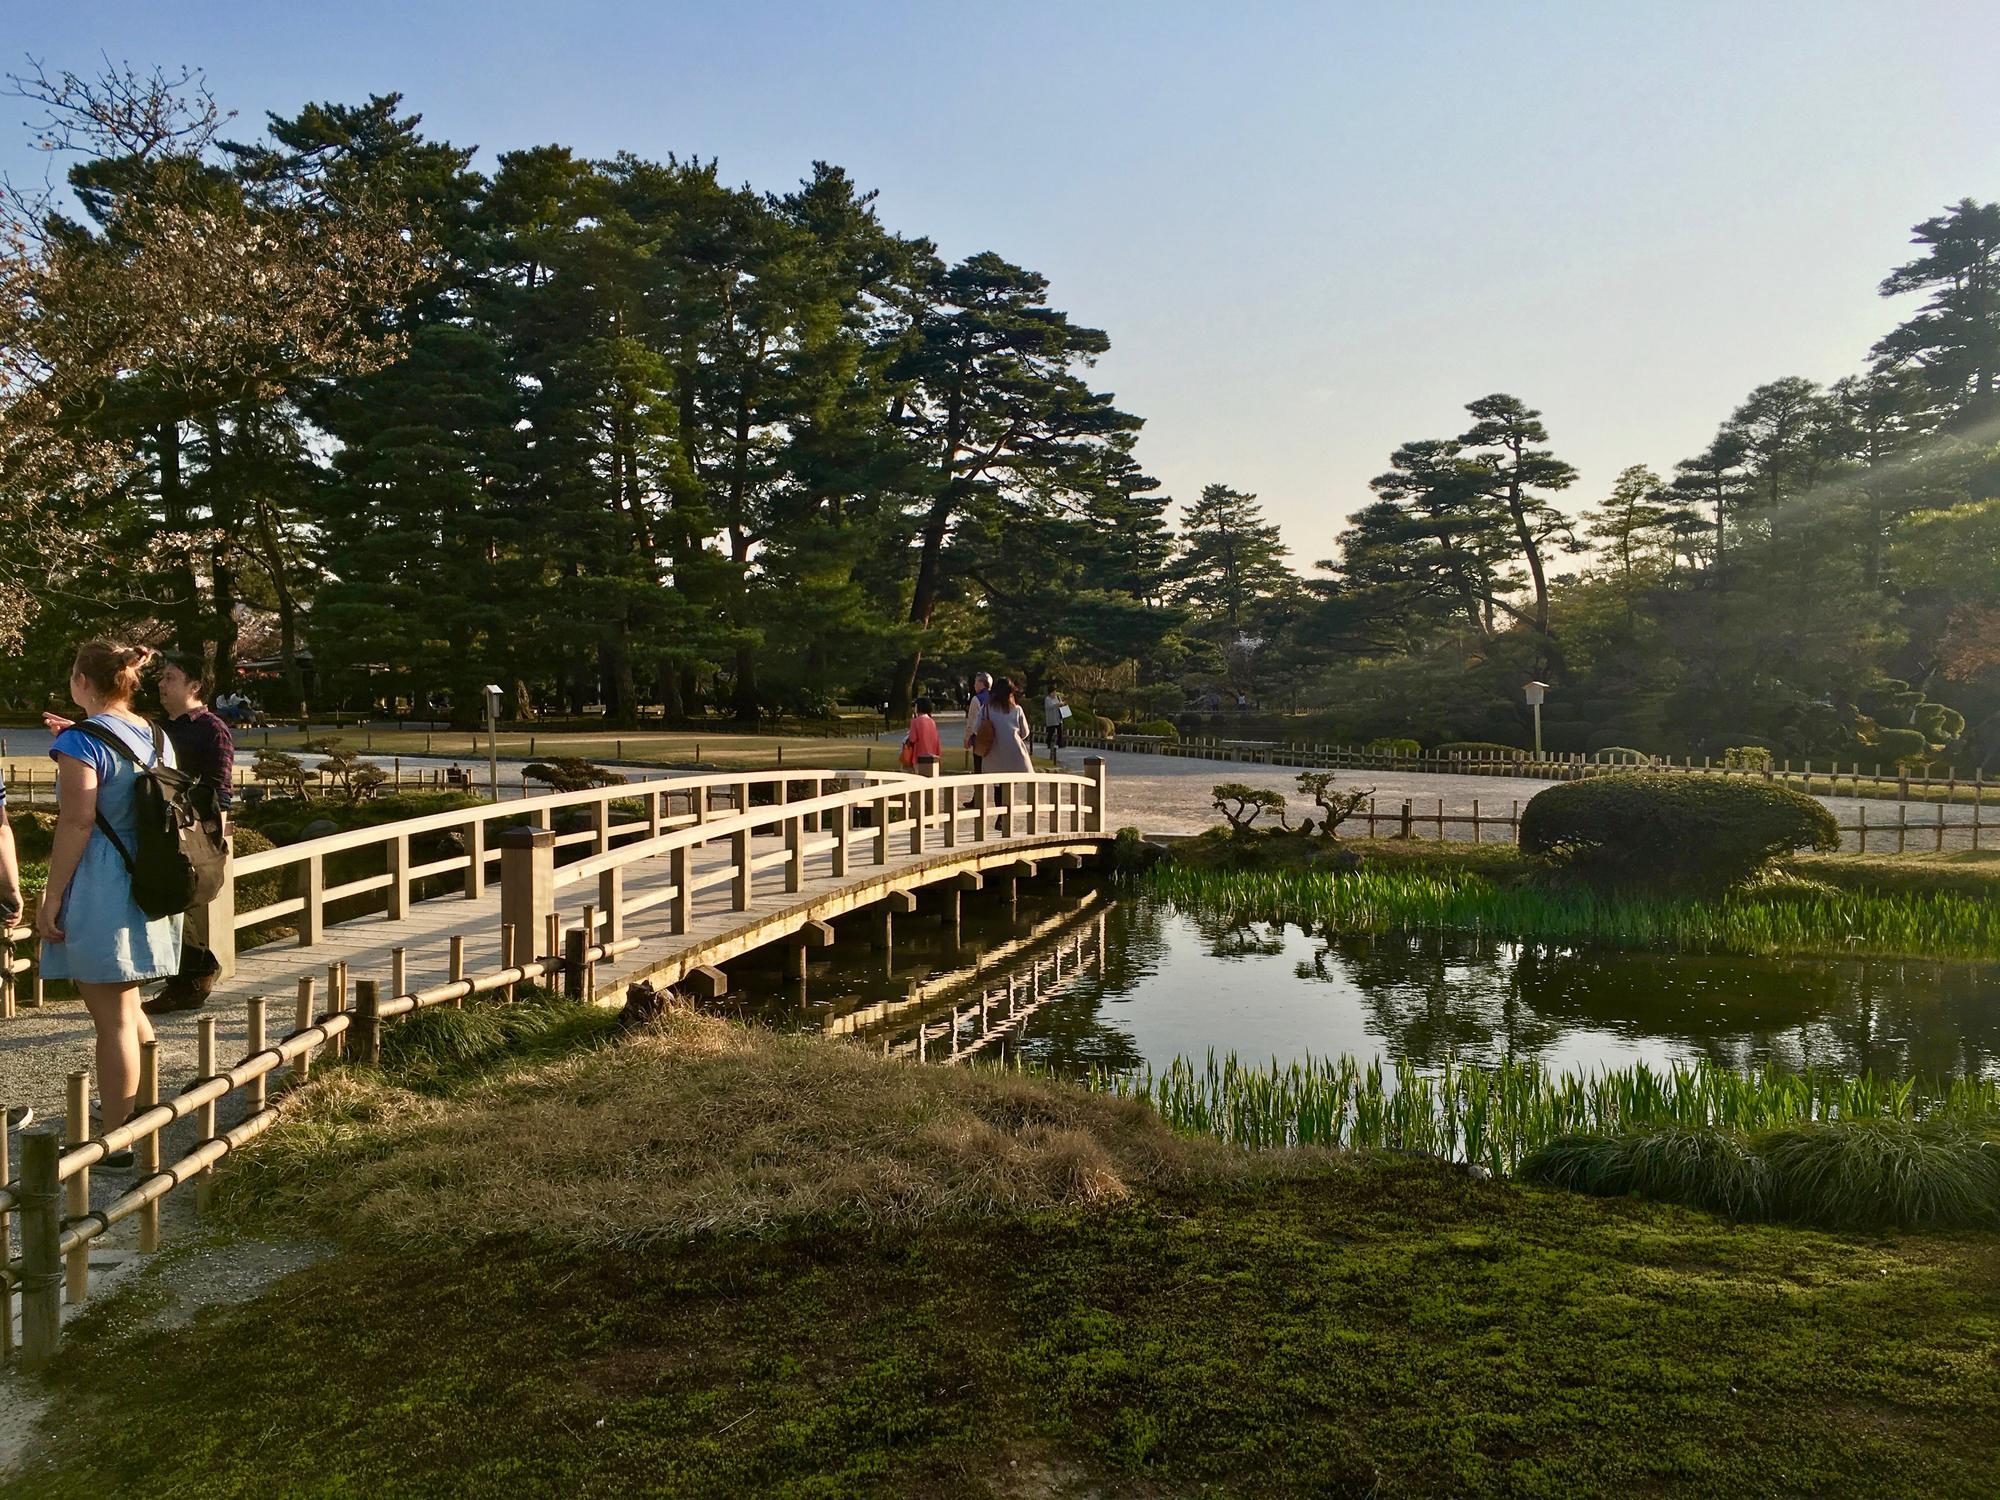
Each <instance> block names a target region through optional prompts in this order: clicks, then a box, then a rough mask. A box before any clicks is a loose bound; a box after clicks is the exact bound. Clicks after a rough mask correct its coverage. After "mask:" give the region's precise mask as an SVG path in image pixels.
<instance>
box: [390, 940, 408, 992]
mask: <svg viewBox="0 0 2000 1500" xmlns="http://www.w3.org/2000/svg"><path fill="white" fill-rule="evenodd" d="M409 981H410V956H409V951H408V950H407V949H405V948H403V947H401V946H400V945H399V946H397V947H394V948H391V949H390V950H389V994H390V996H391V998H394V999H400V998H401V997H403V996H404V995H407V994H408V993H409V992H410V982H409Z"/></svg>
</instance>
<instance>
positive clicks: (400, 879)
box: [389, 833, 410, 922]
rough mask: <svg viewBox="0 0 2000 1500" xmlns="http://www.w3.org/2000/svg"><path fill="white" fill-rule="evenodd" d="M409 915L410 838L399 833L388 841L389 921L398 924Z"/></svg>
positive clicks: (405, 834)
mask: <svg viewBox="0 0 2000 1500" xmlns="http://www.w3.org/2000/svg"><path fill="white" fill-rule="evenodd" d="M409 914H410V836H409V835H408V834H407V833H399V834H397V835H396V836H395V837H394V838H392V839H390V840H389V920H390V921H391V922H400V921H402V920H403V918H405V917H407V916H408V915H409Z"/></svg>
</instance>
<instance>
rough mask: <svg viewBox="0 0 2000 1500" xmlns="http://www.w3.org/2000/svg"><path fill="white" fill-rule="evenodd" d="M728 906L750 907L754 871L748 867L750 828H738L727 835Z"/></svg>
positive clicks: (744, 908) (736, 907) (741, 909)
mask: <svg viewBox="0 0 2000 1500" xmlns="http://www.w3.org/2000/svg"><path fill="white" fill-rule="evenodd" d="M729 859H730V871H731V874H730V881H729V901H730V907H731V909H732V910H735V911H748V910H749V909H750V889H751V884H752V881H753V877H754V872H753V871H752V870H751V868H750V830H749V829H747V828H738V829H737V830H736V831H735V832H733V833H731V834H730V835H729Z"/></svg>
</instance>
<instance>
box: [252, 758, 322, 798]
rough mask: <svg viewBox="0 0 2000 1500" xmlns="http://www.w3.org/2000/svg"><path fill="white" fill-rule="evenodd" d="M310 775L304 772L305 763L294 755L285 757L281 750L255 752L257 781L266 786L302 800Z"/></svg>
mask: <svg viewBox="0 0 2000 1500" xmlns="http://www.w3.org/2000/svg"><path fill="white" fill-rule="evenodd" d="M311 774H312V773H311V772H310V771H308V770H306V767H305V762H303V761H301V760H300V759H299V758H298V757H297V756H296V755H287V754H285V752H284V751H282V750H259V751H258V752H257V767H256V775H257V779H258V780H259V781H261V782H263V783H265V784H266V785H267V786H274V787H277V788H278V789H279V790H281V791H285V792H289V793H291V795H292V796H294V797H298V798H301V799H303V798H304V796H305V794H306V777H308V776H309V775H311Z"/></svg>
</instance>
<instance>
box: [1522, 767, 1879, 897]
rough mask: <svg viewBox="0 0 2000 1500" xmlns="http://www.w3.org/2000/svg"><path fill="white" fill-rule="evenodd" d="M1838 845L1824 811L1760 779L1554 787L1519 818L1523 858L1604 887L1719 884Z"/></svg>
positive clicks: (1636, 779) (1666, 779)
mask: <svg viewBox="0 0 2000 1500" xmlns="http://www.w3.org/2000/svg"><path fill="white" fill-rule="evenodd" d="M1839 847H1840V830H1839V827H1838V825H1836V824H1835V822H1834V820H1833V814H1832V813H1830V812H1828V811H1827V810H1826V808H1824V807H1823V806H1821V805H1820V804H1819V803H1818V802H1816V801H1814V800H1813V799H1812V798H1811V797H1808V796H1806V795H1805V794H1804V793H1803V792H1795V791H1793V790H1792V789H1791V788H1790V787H1786V786H1780V785H1778V784H1776V783H1774V782H1767V781H1737V780H1728V779H1722V778H1710V777H1706V776H1701V777H1697V776H1676V775H1671V774H1664V773H1647V772H1643V771H1641V772H1625V773H1621V774H1619V775H1615V776H1603V777H1599V778H1597V779H1595V780H1591V781H1570V782H1564V783H1562V784H1560V785H1557V786H1552V787H1550V788H1549V789H1548V790H1547V791H1545V792H1542V793H1540V794H1538V795H1537V796H1536V797H1535V798H1534V799H1533V800H1532V801H1530V802H1529V803H1528V806H1527V809H1526V810H1525V811H1524V812H1523V813H1522V814H1521V848H1522V850H1523V852H1525V853H1528V854H1539V855H1542V856H1543V857H1544V858H1546V859H1548V860H1550V861H1552V862H1553V863H1556V864H1559V865H1562V866H1565V867H1567V868H1569V869H1572V870H1574V871H1575V872H1577V873H1578V874H1580V875H1583V876H1585V877H1586V878H1589V879H1593V880H1597V881H1602V882H1605V883H1609V884H1620V885H1646V886H1700V887H1711V888H1720V887H1725V886H1731V885H1737V884H1740V883H1742V882H1743V881H1745V880H1748V879H1749V878H1750V877H1752V876H1753V875H1755V874H1757V873H1758V872H1759V871H1760V870H1762V869H1764V868H1765V867H1766V866H1767V865H1769V864H1770V863H1771V861H1772V860H1774V859H1779V858H1781V857H1783V856H1785V855H1788V854H1791V853H1793V852H1794V851H1795V850H1800V849H1819V850H1831V849H1838V848H1839Z"/></svg>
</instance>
